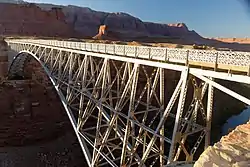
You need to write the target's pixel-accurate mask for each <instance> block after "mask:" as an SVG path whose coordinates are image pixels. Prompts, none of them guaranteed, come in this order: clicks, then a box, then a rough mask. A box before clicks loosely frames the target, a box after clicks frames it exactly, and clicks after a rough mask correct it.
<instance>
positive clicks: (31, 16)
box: [0, 3, 75, 37]
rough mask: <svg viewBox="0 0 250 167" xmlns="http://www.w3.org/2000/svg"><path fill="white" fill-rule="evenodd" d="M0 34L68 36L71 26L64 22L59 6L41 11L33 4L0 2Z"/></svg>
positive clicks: (71, 31)
mask: <svg viewBox="0 0 250 167" xmlns="http://www.w3.org/2000/svg"><path fill="white" fill-rule="evenodd" d="M0 11H1V15H0V34H2V35H25V36H49V37H56V36H60V37H70V36H72V35H75V34H74V30H73V28H71V26H70V25H68V24H67V23H65V16H64V14H63V12H62V11H61V9H60V8H52V9H51V10H50V11H43V10H42V9H41V8H39V7H38V6H36V5H34V4H18V5H17V4H7V3H0Z"/></svg>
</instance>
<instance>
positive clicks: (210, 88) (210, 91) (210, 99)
mask: <svg viewBox="0 0 250 167" xmlns="http://www.w3.org/2000/svg"><path fill="white" fill-rule="evenodd" d="M213 96H214V88H213V86H212V85H211V84H209V86H208V99H207V121H206V125H207V127H206V136H205V149H206V148H207V147H208V146H209V145H210V137H211V136H210V132H211V122H212V111H213Z"/></svg>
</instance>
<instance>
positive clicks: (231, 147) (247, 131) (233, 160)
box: [194, 122, 250, 167]
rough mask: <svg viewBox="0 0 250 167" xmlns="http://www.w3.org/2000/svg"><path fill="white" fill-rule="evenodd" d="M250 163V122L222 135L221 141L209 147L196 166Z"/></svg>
mask: <svg viewBox="0 0 250 167" xmlns="http://www.w3.org/2000/svg"><path fill="white" fill-rule="evenodd" d="M249 165H250V122H248V123H247V124H244V125H240V126H238V127H237V128H236V129H235V130H234V131H233V132H231V133H230V134H228V135H227V136H224V137H222V139H221V140H220V142H218V143H216V144H215V145H214V146H210V147H208V148H207V149H206V150H205V151H204V152H203V153H202V155H201V156H200V158H199V159H198V161H197V162H196V163H195V165H194V167H210V166H223V167H232V166H234V167H247V166H249Z"/></svg>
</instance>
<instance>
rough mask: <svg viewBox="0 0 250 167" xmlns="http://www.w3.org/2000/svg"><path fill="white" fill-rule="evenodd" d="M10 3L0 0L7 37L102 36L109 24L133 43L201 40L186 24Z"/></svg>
mask: <svg viewBox="0 0 250 167" xmlns="http://www.w3.org/2000/svg"><path fill="white" fill-rule="evenodd" d="M1 2H4V3H1ZM10 2H11V3H6V1H3V0H0V11H1V15H0V34H4V35H25V36H48V37H56V36H58V37H78V38H86V37H93V36H95V35H96V34H98V29H99V26H100V25H106V26H108V28H109V31H110V32H114V34H115V35H116V37H117V38H120V39H125V38H127V39H131V40H133V39H135V38H141V37H149V36H172V37H184V38H186V37H188V36H190V35H191V36H193V38H197V37H199V35H198V34H196V33H194V32H193V31H189V30H188V28H187V26H186V25H185V24H184V23H177V24H159V23H150V22H143V21H142V20H140V19H138V18H136V17H134V16H131V15H129V14H127V13H121V12H119V13H106V12H100V11H94V10H92V9H90V8H86V7H77V6H72V5H69V6H58V5H52V4H30V3H25V2H23V1H15V0H12V1H10ZM10 11H11V12H10Z"/></svg>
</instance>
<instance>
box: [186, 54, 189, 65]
mask: <svg viewBox="0 0 250 167" xmlns="http://www.w3.org/2000/svg"><path fill="white" fill-rule="evenodd" d="M186 66H189V50H187V56H186Z"/></svg>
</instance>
